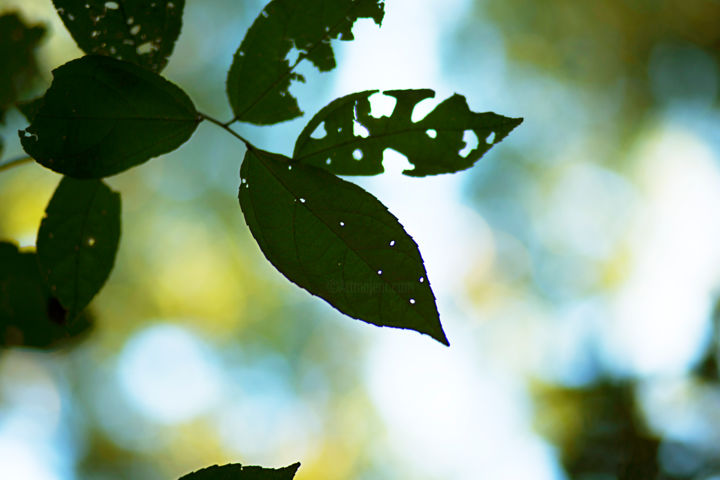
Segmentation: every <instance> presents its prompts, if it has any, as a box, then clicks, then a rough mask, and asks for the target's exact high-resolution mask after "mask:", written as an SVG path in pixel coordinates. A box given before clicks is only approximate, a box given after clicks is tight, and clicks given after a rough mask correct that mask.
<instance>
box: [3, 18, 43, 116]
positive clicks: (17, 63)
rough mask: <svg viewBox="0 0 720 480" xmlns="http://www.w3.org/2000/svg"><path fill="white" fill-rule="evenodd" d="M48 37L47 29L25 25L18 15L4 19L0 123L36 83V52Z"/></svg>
mask: <svg viewBox="0 0 720 480" xmlns="http://www.w3.org/2000/svg"><path fill="white" fill-rule="evenodd" d="M44 34H45V28H43V27H41V26H39V25H35V26H32V27H29V26H27V25H25V23H24V22H23V21H22V19H21V18H20V17H19V16H18V15H17V14H16V13H8V14H5V15H2V16H0V123H2V122H3V121H4V119H5V111H6V110H7V108H8V107H9V106H11V105H13V104H14V103H15V101H17V99H18V98H19V97H20V95H22V94H23V93H24V92H25V91H27V90H28V87H31V86H32V85H33V84H34V80H35V77H36V76H37V73H38V69H37V63H36V60H35V53H34V51H35V48H36V47H37V46H38V44H39V43H40V39H42V37H43V35H44Z"/></svg>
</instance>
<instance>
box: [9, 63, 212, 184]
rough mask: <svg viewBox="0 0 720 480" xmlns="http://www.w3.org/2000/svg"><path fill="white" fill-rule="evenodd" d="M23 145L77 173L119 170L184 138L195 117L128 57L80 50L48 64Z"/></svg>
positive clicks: (178, 94)
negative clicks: (46, 85) (46, 82)
mask: <svg viewBox="0 0 720 480" xmlns="http://www.w3.org/2000/svg"><path fill="white" fill-rule="evenodd" d="M53 77H54V78H53V83H52V85H51V86H50V89H49V90H48V91H47V93H46V94H45V96H44V98H43V102H42V105H41V107H40V109H39V111H37V113H36V114H35V117H34V118H33V121H32V124H31V125H30V126H29V127H28V128H27V129H25V130H21V131H20V132H19V135H20V141H21V143H22V146H23V148H24V149H25V151H26V152H27V153H28V155H30V156H31V157H33V158H34V159H35V160H36V161H38V163H40V164H42V165H44V166H45V167H47V168H50V169H51V170H54V171H56V172H58V173H62V174H65V175H69V176H73V177H76V178H100V177H106V176H110V175H114V174H117V173H120V172H122V171H124V170H127V169H128V168H131V167H133V166H135V165H139V164H141V163H143V162H145V161H147V160H149V159H150V158H152V157H156V156H158V155H162V154H164V153H168V152H170V151H172V150H175V149H176V148H178V147H179V146H180V145H182V144H183V143H185V141H187V140H188V139H189V138H190V136H191V135H192V134H193V132H194V131H195V128H196V127H197V125H198V123H199V122H200V117H199V115H198V113H197V112H196V110H195V106H194V105H193V103H192V101H191V100H190V98H189V97H188V96H187V94H185V92H183V91H182V90H181V89H180V88H179V87H177V86H176V85H174V84H172V83H170V82H168V81H167V80H165V79H164V78H162V77H160V76H159V75H156V74H154V73H152V72H150V71H148V70H145V69H143V68H141V67H138V66H136V65H134V64H132V63H129V62H122V61H120V60H115V59H112V58H109V57H102V56H94V55H93V56H86V57H82V58H80V59H77V60H73V61H71V62H68V63H66V64H65V65H63V66H61V67H59V68H57V69H55V70H54V71H53Z"/></svg>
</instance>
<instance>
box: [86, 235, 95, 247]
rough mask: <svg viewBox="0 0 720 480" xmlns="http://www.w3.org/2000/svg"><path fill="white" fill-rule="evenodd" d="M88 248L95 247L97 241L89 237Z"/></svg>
mask: <svg viewBox="0 0 720 480" xmlns="http://www.w3.org/2000/svg"><path fill="white" fill-rule="evenodd" d="M87 244H88V247H94V246H95V239H94V238H93V237H89V238H88V239H87Z"/></svg>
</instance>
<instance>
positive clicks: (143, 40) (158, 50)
mask: <svg viewBox="0 0 720 480" xmlns="http://www.w3.org/2000/svg"><path fill="white" fill-rule="evenodd" d="M53 3H54V4H55V8H56V9H57V11H58V14H59V15H60V18H62V21H63V23H65V27H66V28H67V29H68V30H69V31H70V34H71V35H72V37H73V38H74V39H75V42H77V44H78V46H79V47H80V48H81V49H82V50H83V51H84V52H85V53H87V54H97V55H107V56H109V57H113V58H116V59H118V60H127V61H128V62H132V63H135V64H137V65H140V66H143V67H145V68H147V69H149V70H152V71H153V72H159V71H161V70H162V69H163V68H164V67H165V65H166V64H167V61H168V57H169V56H170V54H171V53H172V51H173V48H174V47H175V41H176V40H177V37H178V35H180V29H181V27H182V13H183V8H184V7H185V0H152V1H151V0H114V1H105V0H53Z"/></svg>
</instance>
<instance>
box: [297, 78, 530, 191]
mask: <svg viewBox="0 0 720 480" xmlns="http://www.w3.org/2000/svg"><path fill="white" fill-rule="evenodd" d="M376 92H377V90H368V91H365V92H359V93H353V94H351V95H347V96H345V97H342V98H338V99H337V100H335V101H333V102H331V103H330V104H328V105H327V106H326V107H325V108H323V109H322V110H320V111H319V112H318V113H317V114H316V115H315V116H314V117H313V119H312V120H310V123H308V125H307V126H306V127H305V129H304V130H303V131H302V132H301V133H300V136H299V137H298V139H297V142H296V143H295V152H294V153H293V158H294V159H295V160H298V161H300V162H302V163H307V164H309V165H315V166H317V167H322V168H324V169H326V170H329V171H331V172H333V173H335V174H337V175H375V174H378V173H382V172H383V166H382V159H383V151H384V150H385V149H386V148H392V149H394V150H396V151H398V152H400V153H402V154H403V155H405V156H406V157H407V159H408V161H409V162H410V163H412V164H413V165H414V166H415V168H413V169H412V170H405V171H404V172H403V173H405V174H406V175H410V176H413V177H422V176H425V175H435V174H438V173H451V172H457V171H458V170H464V169H466V168H469V167H471V166H472V165H473V164H474V163H475V162H476V161H477V160H478V159H479V158H480V157H482V156H483V155H484V154H485V152H487V151H488V150H489V149H490V148H491V147H492V146H493V145H495V144H496V143H498V142H499V141H501V140H502V139H503V138H505V137H506V136H507V135H508V134H509V133H510V131H512V129H513V128H515V127H517V126H518V125H520V123H521V122H522V119H521V118H508V117H503V116H502V115H497V114H495V113H491V112H487V113H474V112H471V111H470V109H469V108H468V105H467V102H466V101H465V97H463V96H461V95H457V94H456V95H453V96H452V97H450V98H448V99H447V100H445V101H443V102H442V103H440V104H439V105H438V106H437V107H435V109H434V110H433V111H432V112H430V113H429V114H428V115H427V116H426V117H425V118H423V119H422V120H420V121H418V122H413V121H412V119H411V115H412V112H413V109H414V108H415V106H416V105H417V104H418V103H419V102H420V101H421V100H424V99H426V98H432V97H434V96H435V92H433V91H432V90H389V91H386V92H384V93H385V94H386V95H390V96H392V97H395V99H396V100H397V103H396V104H395V109H394V110H393V112H392V114H391V115H390V116H389V117H380V118H375V117H373V116H372V115H370V101H369V97H370V95H372V94H374V93H376ZM323 123H324V130H325V136H323V137H322V138H319V139H318V138H313V137H312V136H311V135H312V134H313V133H314V132H315V130H316V129H317V128H318V127H319V126H320V125H321V124H323ZM465 132H473V133H474V134H475V136H476V138H477V141H478V145H477V147H475V148H474V149H472V150H470V151H469V152H467V153H466V154H465V155H461V154H460V152H461V150H463V148H465V147H466V142H465V140H463V137H464V135H465ZM491 135H492V137H490V136H491Z"/></svg>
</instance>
